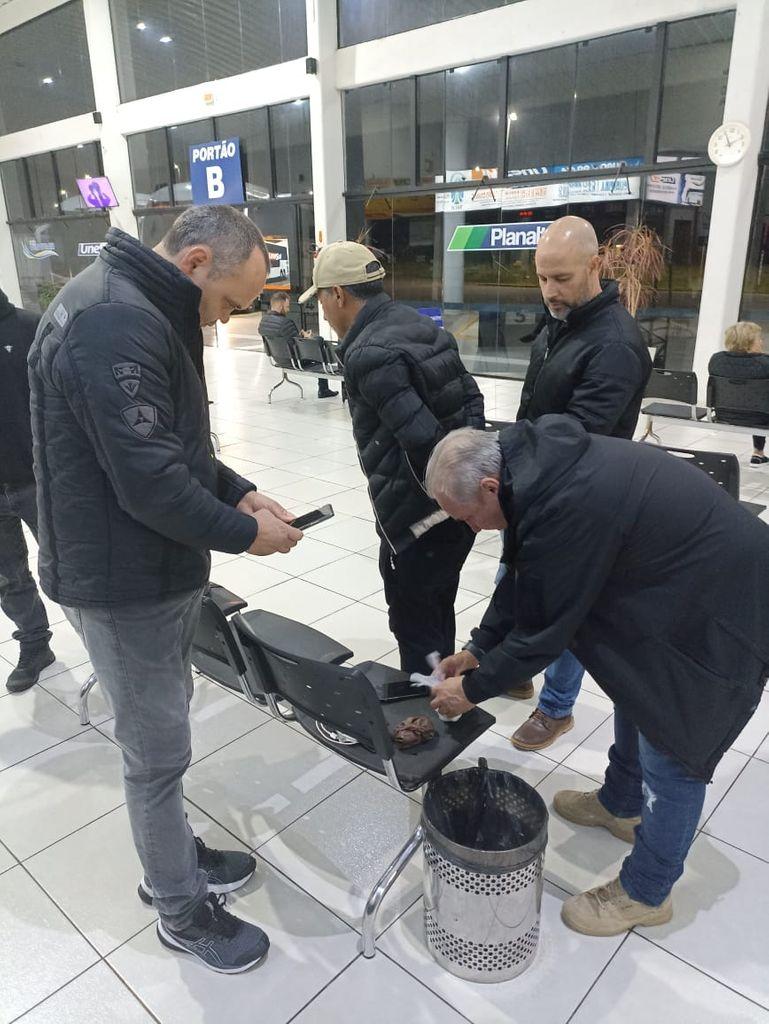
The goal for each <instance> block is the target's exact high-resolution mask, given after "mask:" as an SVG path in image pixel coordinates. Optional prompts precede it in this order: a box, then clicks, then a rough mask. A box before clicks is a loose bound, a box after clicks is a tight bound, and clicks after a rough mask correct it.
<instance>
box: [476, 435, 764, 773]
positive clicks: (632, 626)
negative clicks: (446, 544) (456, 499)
mask: <svg viewBox="0 0 769 1024" xmlns="http://www.w3.org/2000/svg"><path fill="white" fill-rule="evenodd" d="M500 445H501V447H502V457H503V467H502V478H501V479H502V485H501V489H500V503H501V505H502V508H503V511H504V513H505V517H506V518H507V520H508V522H509V523H510V528H509V529H508V531H507V544H506V548H505V551H504V552H503V559H504V561H505V562H506V563H507V564H508V565H509V566H514V571H512V570H511V571H510V572H508V574H507V575H506V576H505V577H504V578H503V579H502V581H501V582H500V584H499V586H498V587H497V589H496V591H495V592H494V595H493V597H492V599H491V603H490V605H489V608H488V610H487V612H486V614H485V615H484V617H483V621H482V622H481V625H480V626H479V628H478V629H476V630H474V631H473V635H472V641H471V645H470V649H471V650H472V651H473V653H475V654H476V657H479V660H480V668H478V669H476V670H475V671H474V672H471V673H469V674H468V675H467V676H466V677H465V684H464V688H465V692H466V694H467V697H468V699H469V700H471V701H473V702H474V703H477V702H478V701H480V700H484V699H486V698H487V697H491V696H493V695H496V694H499V693H501V692H502V691H504V690H506V689H509V688H510V687H511V686H515V685H516V684H517V683H519V682H521V681H522V680H523V679H526V678H529V677H530V676H532V675H534V674H535V673H536V672H540V671H541V670H542V669H543V668H545V667H546V666H547V665H549V664H550V663H551V662H552V661H554V660H555V659H556V658H557V657H558V656H559V655H560V654H561V652H562V651H564V650H566V648H569V649H570V650H571V651H573V652H574V654H575V655H576V657H577V658H578V659H579V660H580V661H581V662H582V664H583V665H584V666H585V668H586V669H587V670H588V672H589V673H590V674H591V675H592V676H593V678H594V679H595V680H596V682H597V683H598V684H599V685H600V687H601V688H602V689H603V690H605V692H606V693H607V694H608V696H609V697H611V699H612V700H613V701H614V703H615V704H616V705H617V706H618V707H619V708H620V709H621V710H622V711H623V712H624V713H625V714H626V715H627V716H628V717H629V718H630V720H631V721H633V722H634V723H635V724H636V725H637V726H638V728H639V729H640V731H641V732H642V733H643V735H644V736H645V737H646V738H647V739H648V740H649V742H650V743H652V744H653V745H654V746H655V747H658V748H659V749H661V750H663V751H666V752H667V753H669V754H671V755H673V756H674V757H675V758H677V759H678V760H679V761H680V762H681V763H682V764H684V765H685V766H686V767H687V768H688V769H689V770H690V771H691V772H692V773H693V774H694V775H696V776H699V777H701V778H704V779H710V777H711V776H712V774H713V770H714V769H715V766H716V764H717V763H718V761H719V759H720V758H721V756H722V754H723V753H724V751H725V750H726V749H727V748H728V747H729V746H730V745H731V744H732V743H733V742H734V740H735V738H736V737H737V735H738V734H739V732H740V731H741V730H742V728H743V727H744V725H745V723H746V722H747V721H748V719H749V718H750V716H751V714H752V713H753V711H754V710H755V708H756V706H757V705H758V702H759V700H760V699H761V694H762V690H763V686H764V683H765V682H766V679H767V676H769V528H768V527H767V525H766V524H765V523H762V522H761V521H760V520H759V519H757V518H756V517H755V516H753V515H751V514H750V513H749V512H747V511H746V510H745V509H743V508H742V507H741V506H740V504H739V503H738V502H736V501H735V500H734V498H731V497H730V496H729V495H728V494H727V493H726V492H725V491H724V490H722V489H721V488H720V487H718V486H717V485H716V484H714V483H713V481H712V480H710V479H709V477H708V476H707V474H705V473H703V472H702V471H701V470H699V469H696V468H694V467H692V466H689V465H686V464H685V463H683V462H682V461H681V460H680V459H677V458H676V457H675V456H673V455H670V454H668V453H667V452H665V451H661V450H660V449H658V448H655V447H653V446H651V445H642V444H633V443H632V442H629V441H623V440H617V439H613V438H605V437H594V436H590V435H588V434H587V433H585V431H584V429H583V428H582V427H581V426H580V425H579V424H578V423H576V422H575V421H574V420H570V419H569V418H568V417H564V416H545V417H543V418H542V419H540V420H539V421H538V422H537V423H536V424H530V423H518V424H516V425H515V426H513V427H509V428H507V429H506V430H504V431H502V433H501V434H500Z"/></svg>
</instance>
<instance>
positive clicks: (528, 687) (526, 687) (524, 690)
mask: <svg viewBox="0 0 769 1024" xmlns="http://www.w3.org/2000/svg"><path fill="white" fill-rule="evenodd" d="M505 693H506V694H507V696H508V697H512V698H513V700H528V699H529V698H530V697H533V696H534V683H533V682H532V681H531V679H524V681H523V682H522V683H519V684H518V685H517V686H511V687H510V689H509V690H506V691H505Z"/></svg>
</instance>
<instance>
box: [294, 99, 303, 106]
mask: <svg viewBox="0 0 769 1024" xmlns="http://www.w3.org/2000/svg"><path fill="white" fill-rule="evenodd" d="M303 103H304V100H294V106H295V107H301V105H302V104H303Z"/></svg>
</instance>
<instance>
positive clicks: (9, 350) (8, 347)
mask: <svg viewBox="0 0 769 1024" xmlns="http://www.w3.org/2000/svg"><path fill="white" fill-rule="evenodd" d="M3 348H4V349H5V351H6V352H7V353H8V355H10V354H11V352H13V345H3Z"/></svg>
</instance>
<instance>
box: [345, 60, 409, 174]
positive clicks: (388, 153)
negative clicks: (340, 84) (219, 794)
mask: <svg viewBox="0 0 769 1024" xmlns="http://www.w3.org/2000/svg"><path fill="white" fill-rule="evenodd" d="M413 90H414V82H413V80H412V79H410V78H409V79H403V80H402V81H399V82H385V83H384V84H383V85H367V86H364V87H363V88H362V89H354V90H352V91H351V92H348V93H347V94H346V96H345V125H346V143H347V145H346V151H347V186H348V188H351V189H355V188H373V187H374V186H375V185H378V186H379V187H389V186H393V185H408V184H410V183H411V180H412V167H413V163H414V153H413V148H412V136H413V132H412V127H413V126H412V120H413V113H412V97H413Z"/></svg>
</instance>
